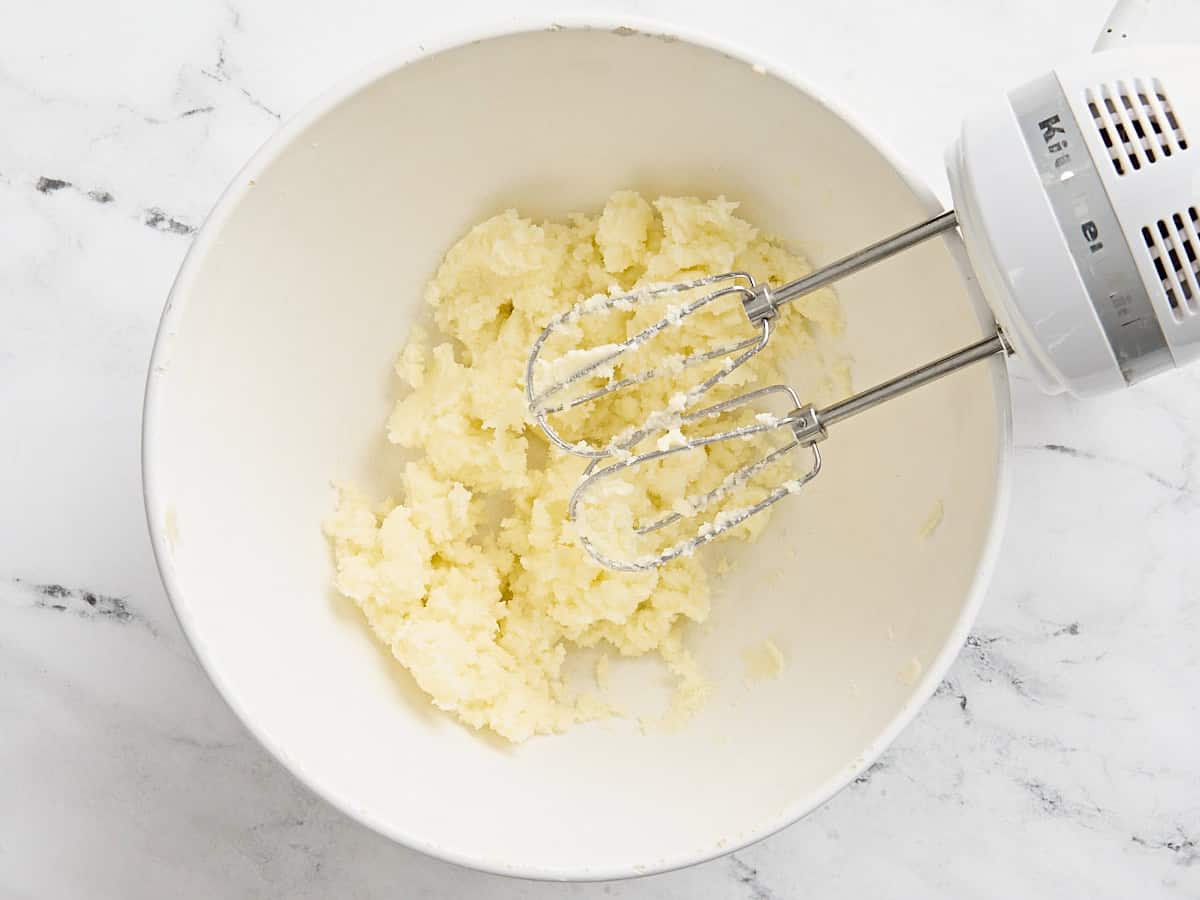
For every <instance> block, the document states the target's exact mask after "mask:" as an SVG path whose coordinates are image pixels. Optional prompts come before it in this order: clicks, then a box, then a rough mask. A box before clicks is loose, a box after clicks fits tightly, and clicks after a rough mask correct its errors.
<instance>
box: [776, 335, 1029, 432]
mask: <svg viewBox="0 0 1200 900" xmlns="http://www.w3.org/2000/svg"><path fill="white" fill-rule="evenodd" d="M1011 352H1012V348H1011V347H1010V346H1009V344H1008V341H1007V340H1005V338H1004V335H1003V334H1002V333H1001V332H1000V331H997V332H996V333H995V334H993V335H992V336H991V337H988V338H984V339H983V340H980V341H976V342H975V343H974V344H970V345H969V346H966V347H964V348H963V349H961V350H958V351H956V352H954V353H949V354H947V355H946V356H943V357H941V358H940V359H935V360H934V361H933V362H929V363H926V364H925V365H923V366H918V367H917V368H915V369H912V370H911V371H908V372H905V373H904V374H903V375H897V376H896V377H895V378H891V379H889V380H887V381H885V382H883V383H882V384H877V385H875V387H873V388H868V389H867V390H865V391H862V392H861V393H858V394H855V395H854V396H853V397H847V398H846V399H845V400H839V401H838V402H837V403H832V404H830V405H829V406H827V407H825V408H824V409H816V408H814V407H813V406H811V405H810V406H803V407H801V408H800V409H799V410H797V411H796V412H795V413H793V414H792V416H790V417H789V418H790V420H791V424H792V430H793V431H794V432H795V434H796V439H797V440H798V441H799V442H800V443H801V444H811V443H816V442H817V441H820V440H824V438H825V429H826V428H828V427H829V426H830V425H832V424H834V423H835V422H840V421H842V420H843V419H849V418H850V417H851V416H856V415H858V414H859V413H860V412H864V411H865V410H868V409H872V408H873V407H876V406H878V405H879V404H881V403H886V402H887V401H888V400H891V399H892V398H893V397H899V396H900V395H901V394H907V393H908V392H909V391H912V390H915V389H916V388H919V387H921V386H923V385H926V384H929V383H930V382H932V381H937V380H938V379H939V378H943V377H944V376H946V375H949V374H950V373H951V372H957V371H958V370H959V369H962V368H965V367H966V366H969V365H971V364H972V363H975V362H979V361H980V360H982V359H987V358H988V357H989V356H995V355H996V354H997V353H1005V354H1007V353H1011Z"/></svg>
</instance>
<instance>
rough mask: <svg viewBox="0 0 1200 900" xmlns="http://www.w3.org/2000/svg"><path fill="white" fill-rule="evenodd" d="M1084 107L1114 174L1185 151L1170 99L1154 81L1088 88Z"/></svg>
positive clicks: (1184, 140)
mask: <svg viewBox="0 0 1200 900" xmlns="http://www.w3.org/2000/svg"><path fill="white" fill-rule="evenodd" d="M1087 105H1088V110H1089V111H1090V112H1091V114H1092V120H1093V121H1094V122H1095V123H1096V129H1097V131H1099V133H1100V139H1101V140H1102V141H1104V146H1105V147H1106V148H1107V149H1108V156H1109V159H1111V160H1112V163H1113V168H1114V169H1116V170H1117V174H1118V175H1127V174H1129V173H1130V172H1136V171H1137V170H1139V169H1141V168H1142V167H1143V166H1148V165H1150V164H1152V163H1156V162H1158V161H1159V160H1161V159H1165V158H1166V157H1168V156H1173V155H1175V154H1176V153H1179V152H1181V151H1183V150H1186V149H1187V148H1188V141H1187V137H1186V135H1184V133H1183V129H1182V128H1181V127H1180V125H1179V120H1178V119H1177V118H1176V117H1175V110H1174V108H1173V107H1172V106H1171V100H1170V98H1169V97H1168V96H1167V92H1166V91H1165V90H1163V86H1162V83H1161V82H1160V81H1159V80H1158V79H1157V78H1154V79H1150V80H1149V81H1147V80H1145V79H1141V78H1135V79H1133V81H1132V82H1126V81H1118V82H1116V83H1114V84H1102V85H1100V87H1099V88H1089V89H1088V91H1087Z"/></svg>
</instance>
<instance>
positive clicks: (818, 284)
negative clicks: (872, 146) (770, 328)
mask: <svg viewBox="0 0 1200 900" xmlns="http://www.w3.org/2000/svg"><path fill="white" fill-rule="evenodd" d="M956 227H958V216H957V214H956V213H955V212H954V210H949V211H947V212H944V213H939V214H938V215H936V216H934V217H933V218H932V219H928V220H926V221H924V222H922V223H921V224H919V225H913V226H912V227H911V228H906V229H904V230H903V231H901V232H898V233H896V234H894V235H892V236H891V237H889V238H884V239H883V240H882V241H878V242H877V243H874V244H871V246H869V247H865V248H863V249H862V250H858V251H855V252H854V253H851V254H850V255H849V256H844V257H842V258H841V259H839V260H837V261H836V262H832V263H830V264H829V265H827V266H822V267H821V268H820V269H817V271H815V272H812V273H810V274H808V275H805V276H804V277H803V278H798V279H796V280H795V281H791V282H788V283H787V284H785V285H783V286H782V287H780V288H775V289H772V288H771V286H770V285H769V284H766V283H763V284H759V285H756V286H755V290H754V296H753V297H752V298H747V300H746V301H745V303H744V304H743V307H744V309H745V310H746V316H747V317H748V318H749V319H750V321H751V322H752V323H758V322H760V321H761V320H763V319H769V318H772V317H773V316H774V315H775V314H776V313H777V312H779V307H781V306H783V304H785V303H788V302H790V301H792V300H795V299H796V298H797V297H803V296H804V295H805V294H811V293H812V292H813V291H815V290H818V289H820V288H823V287H825V285H827V284H832V283H833V282H835V281H837V280H838V279H840V278H845V277H846V276H847V275H852V274H854V273H855V272H857V271H859V270H860V269H865V268H867V267H868V266H872V265H874V264H875V263H877V262H882V261H883V260H885V259H887V258H889V257H891V256H895V255H896V254H897V253H899V252H900V251H902V250H907V249H908V248H909V247H914V246H916V245H917V244H920V243H922V242H923V241H927V240H929V239H930V238H931V237H936V236H937V235H939V234H942V233H943V232H946V231H950V230H952V229H954V228H956Z"/></svg>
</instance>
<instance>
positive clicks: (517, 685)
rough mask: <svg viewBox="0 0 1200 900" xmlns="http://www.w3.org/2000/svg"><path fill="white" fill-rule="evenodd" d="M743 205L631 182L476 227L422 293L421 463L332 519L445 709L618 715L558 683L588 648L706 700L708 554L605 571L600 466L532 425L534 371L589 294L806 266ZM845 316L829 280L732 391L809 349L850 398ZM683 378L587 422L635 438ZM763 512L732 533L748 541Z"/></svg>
mask: <svg viewBox="0 0 1200 900" xmlns="http://www.w3.org/2000/svg"><path fill="white" fill-rule="evenodd" d="M736 209H737V204H736V203H733V202H730V201H727V200H725V199H724V198H718V199H715V200H708V201H704V200H699V199H695V198H690V197H661V198H659V199H658V200H655V201H654V202H653V203H651V202H648V201H647V200H646V199H644V198H643V197H642V196H640V195H639V194H636V193H633V192H629V191H624V192H620V193H617V194H614V195H613V196H612V197H611V198H610V199H609V201H608V202H607V204H606V205H605V207H604V209H603V211H602V212H601V213H600V214H599V215H591V216H588V215H572V216H571V217H570V218H569V219H568V221H566V222H546V223H543V224H541V225H538V224H534V223H533V222H532V221H530V220H529V219H526V218H522V217H521V216H520V215H518V214H517V212H515V211H513V210H509V211H507V212H505V213H502V214H500V215H498V216H495V217H493V218H491V219H488V220H487V221H486V222H483V223H482V224H480V225H477V226H476V227H475V228H473V229H471V231H470V232H468V233H467V235H466V236H465V237H463V238H462V239H461V240H460V241H459V242H458V243H457V244H455V245H454V246H453V247H452V248H451V249H450V251H449V252H448V253H447V254H446V256H445V259H444V260H443V261H442V263H441V266H440V267H439V269H438V271H437V274H436V275H435V277H434V278H433V281H432V282H431V283H430V284H429V286H428V288H427V290H426V294H425V299H426V301H427V302H428V304H429V305H430V307H432V309H433V316H434V321H435V322H436V325H437V329H438V330H439V331H440V332H441V333H440V334H439V335H436V336H435V335H431V334H428V333H426V332H425V331H424V330H422V329H415V330H414V331H413V333H412V334H411V335H410V337H409V339H408V342H407V344H406V345H405V346H404V348H403V350H402V351H401V353H400V357H399V360H398V361H397V363H396V372H397V375H398V376H399V379H400V381H401V383H402V389H401V391H400V397H399V400H398V401H397V404H396V408H395V411H394V412H393V413H392V415H391V417H390V419H389V420H388V424H387V427H388V437H389V439H390V440H391V442H392V443H394V444H397V445H399V446H400V447H402V448H405V449H407V450H409V451H414V456H415V460H414V461H412V462H410V463H408V465H407V468H406V470H405V473H404V478H403V483H402V484H400V485H397V486H396V487H397V497H396V498H394V499H393V498H388V499H385V500H382V501H378V500H373V499H372V498H369V497H367V496H365V495H364V494H363V493H362V492H361V491H360V490H358V489H356V488H355V487H353V486H351V485H345V484H341V485H338V499H337V506H336V510H335V511H334V513H333V514H332V515H331V516H330V517H329V518H328V520H327V521H326V522H325V532H326V534H327V535H328V536H329V538H330V540H331V541H332V544H333V549H334V557H335V560H336V565H337V575H336V580H337V588H338V590H339V591H340V592H341V593H343V594H344V595H345V596H347V597H349V598H350V599H352V600H353V601H354V602H355V603H356V604H357V605H358V606H359V608H360V609H361V610H362V611H363V613H364V615H365V616H366V618H367V621H368V622H369V624H370V626H371V628H372V630H373V631H374V633H375V634H376V636H377V637H378V638H379V640H381V641H383V642H384V643H385V644H386V645H387V646H388V647H389V648H390V649H391V651H392V653H393V654H394V655H395V657H396V659H397V660H399V661H400V662H401V663H402V664H403V665H404V666H405V668H407V669H408V670H409V672H411V673H412V675H413V677H414V678H415V679H416V681H417V683H418V684H419V685H420V686H421V688H422V689H423V690H424V691H425V692H426V693H428V694H429V696H430V698H431V700H432V701H433V703H434V704H435V705H436V706H438V707H439V708H441V709H444V710H447V711H449V712H453V713H454V714H455V715H457V716H458V717H459V718H460V719H461V720H462V721H463V722H465V723H466V724H468V725H471V726H473V727H475V728H489V729H491V730H493V731H494V732H496V733H497V734H499V735H502V736H503V737H505V738H508V739H509V740H511V741H523V740H525V739H526V738H528V737H530V736H532V735H535V734H547V733H552V732H557V731H562V730H563V729H565V728H567V727H568V726H570V725H571V724H573V723H575V722H579V721H584V720H587V719H593V718H597V717H601V716H607V715H612V714H615V713H618V712H619V710H617V709H615V708H614V706H613V705H612V704H611V703H609V702H608V701H606V700H605V699H604V698H603V697H601V696H599V695H597V694H595V693H591V692H587V691H582V690H579V691H577V690H573V689H572V688H571V687H569V686H568V684H567V683H566V680H565V678H564V670H563V664H564V660H565V658H566V656H567V654H568V653H569V652H570V651H571V649H572V648H579V647H596V646H601V647H603V648H604V649H606V650H613V651H615V652H616V653H617V654H620V655H622V656H640V655H643V654H648V653H657V654H658V655H659V656H660V657H661V658H662V660H663V661H664V662H665V664H666V666H667V667H668V668H669V670H670V672H671V673H672V675H673V676H674V679H675V684H676V690H675V693H674V699H673V700H672V703H671V707H670V709H669V710H668V711H667V712H666V714H665V718H666V719H667V720H669V721H681V720H682V719H684V718H686V717H687V716H688V715H689V714H690V713H691V712H693V711H694V710H695V709H696V708H697V707H698V706H699V705H700V704H701V703H702V702H703V700H704V697H705V696H706V694H707V691H708V686H707V683H706V681H705V679H704V677H703V675H702V674H701V672H700V671H699V670H698V668H697V666H696V664H695V662H694V661H693V659H692V657H691V656H690V655H689V653H688V651H687V649H686V648H685V646H684V641H683V629H684V627H685V626H686V624H687V623H689V622H703V621H704V620H705V619H706V618H707V616H708V612H709V604H710V587H709V579H708V575H707V573H706V571H705V568H704V564H703V553H700V554H697V555H696V556H695V557H691V558H684V559H679V560H676V561H674V562H672V563H671V564H669V565H667V566H664V567H662V568H661V569H657V570H654V571H650V572H638V573H623V572H614V571H610V570H607V569H604V568H602V567H600V566H599V565H598V564H597V563H595V562H594V561H593V560H592V559H591V558H590V557H589V556H588V555H587V553H586V552H585V551H584V550H583V549H582V548H581V547H580V546H579V543H578V541H577V539H576V535H575V533H574V526H573V525H572V524H571V523H570V522H568V520H567V516H566V507H567V503H568V499H569V498H570V495H571V492H572V491H573V489H574V487H575V485H576V483H577V482H578V480H579V477H580V475H581V473H582V472H583V470H584V468H585V466H586V465H587V461H586V460H584V459H581V458H579V457H576V456H571V455H569V454H565V453H561V452H558V451H557V449H556V448H551V447H550V446H549V445H548V442H547V440H546V438H545V437H544V435H543V434H542V432H541V430H540V429H539V428H538V427H537V426H536V425H535V424H533V423H532V422H530V421H529V420H528V417H527V411H526V403H525V393H524V388H525V385H524V380H523V379H524V368H525V363H526V360H527V359H528V356H529V348H530V345H531V344H532V342H533V341H534V339H535V338H536V337H537V335H538V334H539V332H540V331H541V329H542V328H543V327H544V325H545V323H546V322H547V321H548V320H549V319H551V318H552V317H554V316H555V315H558V314H559V313H562V312H564V311H565V310H567V309H569V308H571V307H572V306H574V305H575V304H577V303H580V302H581V301H584V300H586V299H587V298H589V297H592V296H595V295H597V294H611V293H623V292H627V291H631V290H635V289H637V288H639V287H642V286H645V285H653V284H656V283H662V282H672V281H680V280H685V279H692V278H698V277H700V276H703V275H707V274H713V273H718V272H726V271H729V270H744V271H747V272H749V273H751V274H752V275H753V276H754V277H755V279H758V280H764V279H766V280H770V281H772V282H784V281H789V280H792V279H795V278H798V277H800V276H801V275H803V274H805V273H806V272H808V271H809V269H810V266H809V265H808V264H807V262H806V261H805V260H804V259H803V258H802V257H800V256H799V255H797V254H796V253H794V252H792V251H790V250H788V249H786V248H785V247H784V246H783V245H782V244H781V243H780V242H779V241H777V240H775V239H773V238H771V237H768V236H765V235H763V234H761V233H760V232H759V231H758V229H756V228H755V227H754V226H753V225H751V224H749V223H747V222H745V221H743V220H742V219H740V218H738V217H737V216H736V215H735V214H734V213H735V210H736ZM659 314H660V313H659V312H657V311H655V310H653V309H631V310H625V311H618V312H617V313H615V314H614V315H613V316H611V317H609V318H607V319H606V320H605V322H604V323H603V324H602V325H600V326H589V327H602V328H605V329H608V330H610V331H611V334H610V335H608V336H607V337H606V335H603V334H600V335H596V334H593V335H590V336H591V337H595V338H600V339H601V340H600V341H596V343H602V342H603V339H610V340H617V341H619V340H622V339H624V338H625V337H626V336H627V335H628V334H632V333H634V332H635V331H636V330H637V329H638V328H639V327H644V324H645V322H646V321H648V320H652V319H653V318H654V317H656V316H658V315H659ZM741 315H742V313H741V311H740V309H738V308H736V307H735V306H732V305H730V306H727V307H721V308H714V309H713V310H711V311H706V313H705V315H704V316H703V317H702V319H701V320H700V321H699V322H698V323H694V324H693V325H692V326H691V327H690V329H689V330H688V331H687V332H684V331H682V330H680V331H678V332H677V333H672V332H671V330H668V332H666V333H664V334H663V335H662V338H661V341H660V343H658V344H656V346H655V351H654V352H656V353H667V354H671V353H674V354H681V355H682V354H686V353H687V352H689V351H690V348H691V342H692V341H704V340H708V339H711V337H712V336H714V335H715V336H721V335H728V334H729V333H731V330H732V329H734V328H736V327H737V326H738V322H739V319H738V317H739V316H741ZM841 328H842V317H841V311H840V309H839V306H838V303H837V299H836V297H835V296H834V294H833V293H832V292H831V291H829V290H822V291H819V292H817V293H814V294H811V295H809V296H806V297H804V298H803V299H801V300H800V301H798V302H797V303H795V304H792V305H789V306H788V307H787V308H785V309H784V310H783V311H782V313H781V315H780V318H779V322H778V330H777V332H776V336H775V338H774V339H773V340H772V342H771V344H770V346H769V347H768V348H767V350H766V351H764V352H763V353H762V354H760V355H759V356H757V357H756V358H755V359H754V360H752V361H751V362H750V363H748V364H747V365H746V366H744V367H742V368H741V369H739V370H738V371H737V372H736V373H734V377H733V378H732V379H731V381H730V383H729V384H728V385H725V386H723V387H722V388H721V389H720V390H722V391H727V392H729V394H730V395H732V394H734V393H738V392H741V391H742V390H744V389H745V388H746V387H747V386H752V385H759V384H770V383H772V382H775V381H778V380H782V377H781V372H780V370H779V365H780V363H781V362H782V361H784V360H786V359H787V358H789V357H792V356H795V355H797V354H812V355H816V356H817V357H818V358H819V359H820V360H821V362H822V365H823V366H824V369H825V371H826V372H827V373H828V379H829V384H828V385H827V388H826V389H827V390H828V392H829V393H830V394H831V395H839V394H844V393H846V391H847V389H848V382H849V376H848V367H847V364H846V362H845V360H844V359H842V358H841V357H840V356H838V355H837V354H836V353H835V352H833V351H832V350H830V349H829V346H828V342H827V341H826V340H825V339H826V338H828V337H831V336H835V335H837V334H838V333H840V331H841ZM677 391H678V385H672V384H670V383H664V384H662V385H647V386H644V390H642V391H639V392H638V393H635V394H631V395H630V396H627V397H623V398H621V399H620V400H619V401H615V402H613V403H612V404H610V405H609V406H607V407H605V408H603V409H602V410H600V411H589V413H588V415H589V416H591V417H592V419H590V420H589V422H588V423H587V425H588V427H589V428H593V429H594V428H595V427H596V425H597V424H600V425H602V426H603V427H604V428H606V429H607V430H608V431H610V432H611V433H613V434H619V433H622V432H623V431H625V430H626V429H629V428H631V427H634V426H638V425H640V424H641V423H643V422H644V421H645V420H646V418H647V416H648V415H649V414H650V413H651V412H653V411H654V410H656V409H661V408H662V406H663V405H664V400H665V399H666V398H669V397H670V396H671V395H672V394H673V393H675V392H677ZM721 398H722V394H714V395H713V399H714V400H719V399H721ZM596 416H604V417H606V421H604V422H602V423H597V422H596V421H595V417H596ZM741 452H742V451H741V450H740V449H739V447H738V446H736V445H725V446H722V447H720V448H719V449H717V450H715V451H714V452H713V454H712V455H711V457H710V458H709V459H707V460H706V461H703V464H702V465H698V466H697V467H696V468H695V470H694V471H693V470H689V469H688V468H687V467H680V466H672V467H671V469H670V470H669V471H664V472H663V473H661V477H662V478H664V479H666V478H670V479H675V480H676V481H678V482H679V484H678V485H677V487H679V488H682V489H686V488H687V487H688V481H689V479H698V478H699V477H700V475H701V473H702V472H709V473H711V469H712V467H716V468H717V470H718V471H724V472H730V471H733V470H734V469H736V468H737V467H738V466H740V465H742V464H743V463H744V460H742V459H741V458H740V456H739V454H740V453H741ZM745 452H746V453H751V452H753V449H752V448H750V447H747V448H746V449H745ZM656 477H657V476H656ZM706 477H711V474H710V475H709V476H706ZM664 487H665V485H664ZM669 493H670V492H668V491H666V490H664V491H663V496H667V495H668V494H669ZM663 502H664V503H669V501H666V500H664V501H663ZM667 509H669V507H667ZM768 518H769V516H768V515H762V516H758V517H756V518H754V519H751V520H749V521H747V522H746V523H744V524H743V525H741V526H739V527H738V528H737V529H735V530H734V531H733V532H731V535H730V536H731V537H733V538H736V539H742V540H753V539H755V538H756V537H757V536H758V534H759V533H760V532H761V531H762V530H763V528H764V527H765V526H766V524H767V520H768Z"/></svg>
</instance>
